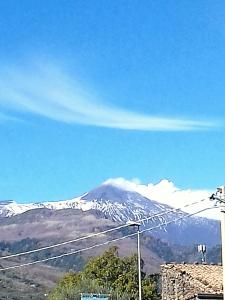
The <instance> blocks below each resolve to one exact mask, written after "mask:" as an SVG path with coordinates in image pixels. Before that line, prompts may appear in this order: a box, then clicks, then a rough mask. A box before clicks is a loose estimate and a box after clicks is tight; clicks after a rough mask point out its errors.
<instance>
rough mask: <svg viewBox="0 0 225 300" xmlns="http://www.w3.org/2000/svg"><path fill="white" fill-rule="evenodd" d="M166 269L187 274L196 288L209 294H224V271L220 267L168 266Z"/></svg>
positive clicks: (164, 266) (165, 266)
mask: <svg viewBox="0 0 225 300" xmlns="http://www.w3.org/2000/svg"><path fill="white" fill-rule="evenodd" d="M162 268H164V269H168V270H169V269H170V270H171V271H173V272H174V273H179V274H180V273H182V272H185V273H186V274H187V275H188V276H189V277H190V279H191V280H192V282H193V284H194V285H195V286H196V288H199V289H200V290H202V289H203V287H204V291H205V292H208V293H212V292H213V293H222V292H223V290H222V280H223V269H222V266H219V265H201V264H199V265H194V264H166V265H162Z"/></svg>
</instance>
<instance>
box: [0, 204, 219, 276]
mask: <svg viewBox="0 0 225 300" xmlns="http://www.w3.org/2000/svg"><path fill="white" fill-rule="evenodd" d="M213 208H217V207H215V206H213V207H207V208H204V209H202V210H199V211H197V212H194V213H191V214H186V215H185V216H183V217H180V218H177V219H174V220H171V221H169V222H165V223H164V224H163V223H161V224H159V225H157V226H154V227H150V228H147V229H144V230H142V231H140V232H139V233H143V232H146V231H152V230H154V229H156V228H159V227H162V226H165V225H169V224H171V223H173V222H177V221H180V220H182V219H185V218H188V217H190V216H193V215H196V214H198V213H201V212H203V211H206V210H209V209H213ZM137 234H138V232H135V233H132V234H128V235H125V236H122V237H120V238H116V239H113V240H109V241H106V242H103V243H100V244H97V245H93V246H90V247H86V248H82V249H79V250H76V251H72V252H69V253H63V254H60V255H56V256H52V257H48V258H45V259H41V260H36V261H32V262H28V263H24V264H20V265H15V266H10V267H6V268H1V269H0V271H6V270H11V269H16V268H21V267H26V266H30V265H35V264H38V263H43V262H47V261H50V260H54V259H57V258H62V257H65V256H69V255H73V254H77V253H81V252H84V251H88V250H91V249H94V248H97V247H100V246H105V245H108V244H110V243H115V242H117V241H120V240H123V239H126V238H128V237H132V236H135V235H137Z"/></svg>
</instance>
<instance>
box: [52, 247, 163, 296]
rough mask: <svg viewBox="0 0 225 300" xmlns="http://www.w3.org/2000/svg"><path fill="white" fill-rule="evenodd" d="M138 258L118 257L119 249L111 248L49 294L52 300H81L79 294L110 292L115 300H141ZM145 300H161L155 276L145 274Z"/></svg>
mask: <svg viewBox="0 0 225 300" xmlns="http://www.w3.org/2000/svg"><path fill="white" fill-rule="evenodd" d="M142 269H143V261H142ZM137 274H138V270H137V256H136V255H132V256H130V257H122V258H121V257H119V255H118V248H117V247H111V248H110V249H109V250H107V251H105V252H104V253H103V254H102V255H101V256H98V257H95V258H92V259H91V260H90V261H89V262H88V263H87V264H86V265H85V267H84V269H83V271H82V272H79V273H75V272H70V273H67V274H66V275H65V276H64V277H63V278H62V279H61V280H60V282H59V284H58V285H57V287H56V288H55V289H54V290H53V291H52V292H51V293H50V295H49V299H50V300H53V299H54V300H72V299H73V300H74V299H80V293H107V294H110V295H111V299H112V300H114V299H115V300H116V299H120V300H136V299H138V275H137ZM142 291H143V297H142V299H143V300H147V299H148V300H149V299H152V300H158V299H159V295H158V293H157V286H156V280H155V277H152V276H147V275H146V274H145V273H144V272H143V271H142Z"/></svg>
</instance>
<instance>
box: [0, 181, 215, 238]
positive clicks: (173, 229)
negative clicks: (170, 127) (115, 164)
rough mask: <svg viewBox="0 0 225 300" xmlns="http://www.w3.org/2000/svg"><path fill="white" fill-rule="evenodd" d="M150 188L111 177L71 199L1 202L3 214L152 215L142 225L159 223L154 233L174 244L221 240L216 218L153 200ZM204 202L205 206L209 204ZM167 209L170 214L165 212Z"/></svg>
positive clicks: (120, 218)
mask: <svg viewBox="0 0 225 300" xmlns="http://www.w3.org/2000/svg"><path fill="white" fill-rule="evenodd" d="M122 183H123V184H122ZM160 185H161V186H163V187H164V188H165V187H167V188H168V187H169V188H172V189H173V190H175V192H174V193H179V191H178V190H176V189H175V187H174V185H173V184H172V183H171V182H169V181H166V180H164V181H161V182H160V183H159V184H158V185H157V186H156V187H155V188H156V189H158V188H159V186H160ZM151 189H152V186H150V185H149V186H148V187H146V186H143V185H140V184H137V183H134V182H127V181H126V182H123V181H122V180H121V179H117V180H114V182H112V180H108V181H106V182H104V183H103V184H102V185H100V186H98V187H97V188H95V189H93V190H91V191H90V192H88V193H86V194H84V195H82V196H80V197H77V198H74V199H71V200H65V201H58V202H43V203H33V204H18V203H16V202H6V203H3V204H2V205H0V216H1V217H12V216H14V215H19V214H22V213H24V212H26V211H28V210H36V211H37V213H38V214H40V213H41V210H40V209H42V208H43V209H49V210H62V209H76V210H81V211H89V210H90V211H91V210H92V211H95V212H96V213H98V215H99V216H102V217H104V218H105V219H110V220H112V221H116V222H118V221H119V222H122V223H125V222H127V221H128V220H135V221H140V220H142V219H146V218H149V220H148V221H145V222H143V225H142V226H143V228H149V227H155V226H158V228H157V230H155V231H151V233H152V234H154V235H155V236H157V237H159V238H163V239H166V240H168V241H170V242H173V243H178V244H182V243H184V244H189V243H206V244H215V243H218V241H219V223H218V222H217V221H215V220H209V219H206V218H201V217H196V216H194V217H188V214H187V213H186V212H183V211H182V210H172V206H169V205H167V204H164V203H162V202H158V201H156V200H152V199H150V196H149V195H148V197H147V196H145V195H147V190H148V192H149V191H150V190H151ZM165 197H166V195H165ZM180 200H182V199H180ZM198 200H200V199H198ZM201 205H204V207H205V205H206V204H201ZM211 206H212V203H211ZM200 208H201V209H202V207H200ZM192 209H193V208H192ZM194 209H195V211H196V212H197V211H198V209H199V207H196V206H195V208H194ZM165 211H167V213H166V214H162V213H163V212H165ZM168 211H170V212H168ZM157 214H160V215H159V216H157ZM150 217H151V218H150ZM171 222H172V223H171ZM167 224H169V225H167Z"/></svg>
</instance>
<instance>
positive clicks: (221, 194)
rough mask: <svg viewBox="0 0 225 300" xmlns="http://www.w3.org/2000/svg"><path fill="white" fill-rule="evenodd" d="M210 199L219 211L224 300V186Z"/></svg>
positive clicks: (224, 292) (224, 295)
mask: <svg viewBox="0 0 225 300" xmlns="http://www.w3.org/2000/svg"><path fill="white" fill-rule="evenodd" d="M210 199H215V200H218V201H219V202H220V211H221V244H222V266H223V299H224V300H225V186H222V187H219V188H217V192H216V194H213V195H212V196H211V197H210Z"/></svg>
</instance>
